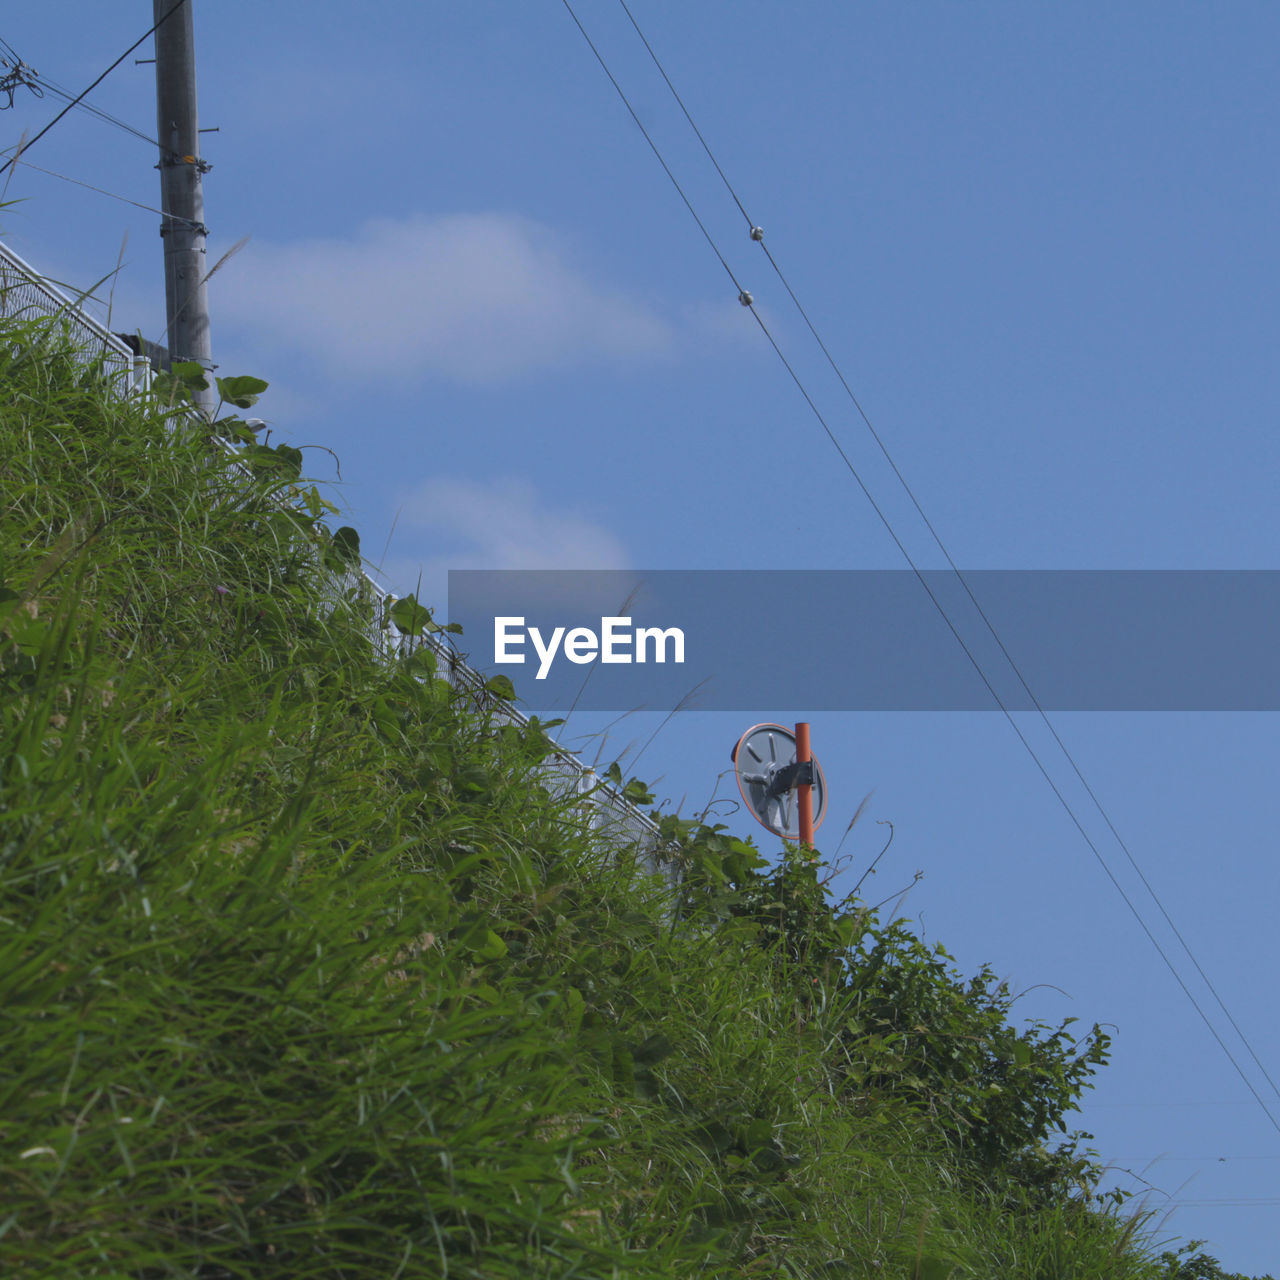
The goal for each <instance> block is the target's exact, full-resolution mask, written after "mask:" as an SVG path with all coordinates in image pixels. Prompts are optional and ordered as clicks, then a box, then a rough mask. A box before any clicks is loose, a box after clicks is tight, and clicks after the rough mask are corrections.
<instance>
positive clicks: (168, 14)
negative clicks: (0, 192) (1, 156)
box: [0, 0, 187, 173]
mask: <svg viewBox="0 0 1280 1280" xmlns="http://www.w3.org/2000/svg"><path fill="white" fill-rule="evenodd" d="M186 2H187V0H176V3H175V4H173V5H172V6H171V7H170V8H169V9H168V10H167V11H166V13H165V15H164V17H162V18H161V19H160V21H159V22H157V23H156V24H155V25H154V26H152V27H151V28H150V30H148V31H147V32H146V33H145V34H144V35H142V36H141V37H139V38H138V39H137V40H135V41H134V42H133V43H132V44H131V45H130V46H129V47H128V48H127V49H126V50H125V51H124V52H123V53H122V54H121V55H120V56H119V57H118V58H117V59H116V60H115V61H114V62H113V63H112V64H111V65H110V66H109V67H108V68H107V69H106V70H105V71H104V72H103V73H102V74H101V75H100V76H99V77H98V78H97V79H96V80H95V81H94V82H93V83H92V84H91V85H89V87H88V88H87V89H85V90H83V91H82V92H81V93H80V94H78V95H77V96H76V97H75V98H73V99H72V101H70V102H69V103H67V105H66V106H65V107H63V108H62V110H61V111H59V112H58V114H57V115H56V116H54V117H53V119H52V120H50V121H49V123H48V124H47V125H45V127H44V128H43V129H41V130H40V132H39V133H37V134H36V135H35V137H34V138H30V139H28V140H27V142H26V143H24V144H23V147H22V150H23V151H26V150H28V149H29V148H31V147H33V146H35V144H36V143H37V142H39V141H40V139H41V138H43V137H44V135H45V134H46V133H48V132H49V130H50V129H52V128H53V126H54V125H55V124H57V123H58V121H59V120H61V119H62V117H63V116H65V115H66V114H67V112H68V111H70V110H71V108H72V107H74V106H77V105H78V104H79V103H80V101H81V99H83V98H85V97H87V96H88V95H89V94H90V93H92V92H93V90H94V89H96V88H97V87H98V86H99V85H100V84H101V83H102V82H103V81H104V80H105V79H106V78H107V77H108V76H109V75H110V74H111V73H112V72H113V71H114V70H115V69H116V68H117V67H118V66H119V65H120V64H121V63H122V62H123V61H124V60H125V59H126V58H127V57H128V56H129V55H130V54H131V53H132V52H133V51H134V50H135V49H136V48H137V47H138V46H139V45H140V44H142V43H143V41H144V40H146V39H147V38H148V37H150V36H153V35H154V34H155V33H156V32H157V31H158V30H159V29H160V27H162V26H163V25H164V24H165V23H166V22H168V20H169V19H170V18H172V17H173V15H174V14H175V13H177V12H178V10H179V9H181V8H182V6H183V5H184V4H186ZM15 158H16V157H13V156H10V157H9V159H8V160H6V161H5V162H4V164H2V165H0V173H4V171H5V170H6V169H9V168H11V167H12V165H13V162H14V159H15Z"/></svg>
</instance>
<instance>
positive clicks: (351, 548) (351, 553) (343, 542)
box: [329, 524, 360, 566]
mask: <svg viewBox="0 0 1280 1280" xmlns="http://www.w3.org/2000/svg"><path fill="white" fill-rule="evenodd" d="M329 549H330V551H331V552H332V554H333V556H334V557H335V558H336V559H337V560H338V561H339V563H341V564H344V565H348V566H354V565H358V564H359V563H360V535H359V534H358V533H357V532H356V531H355V530H354V529H353V528H352V527H351V526H350V525H349V524H344V525H343V526H342V528H340V529H335V530H334V534H333V541H332V542H331V543H330V544H329Z"/></svg>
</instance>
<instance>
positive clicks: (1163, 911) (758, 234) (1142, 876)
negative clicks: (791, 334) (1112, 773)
mask: <svg viewBox="0 0 1280 1280" xmlns="http://www.w3.org/2000/svg"><path fill="white" fill-rule="evenodd" d="M618 3H619V4H620V5H621V6H622V11H623V12H624V13H625V14H626V15H627V18H628V19H629V20H630V22H631V26H632V27H633V29H634V30H635V33H636V35H637V36H638V37H639V38H640V41H641V43H642V44H643V45H644V47H645V49H646V51H647V52H648V54H649V57H650V58H651V59H652V60H653V64H654V66H655V67H657V69H658V72H659V74H660V75H661V76H662V79H663V81H664V82H665V83H666V86H667V88H668V89H669V90H670V91H671V95H672V97H674V98H675V100H676V103H677V105H678V106H679V107H680V110H681V112H682V113H683V115H684V118H685V120H686V121H687V122H688V124H689V127H690V128H691V129H692V130H693V133H694V136H695V137H696V138H697V139H698V142H699V143H700V144H701V145H702V149H703V151H704V152H705V153H706V155H707V159H708V160H710V162H711V164H712V166H713V167H714V168H715V171H716V173H718V174H719V175H720V180H721V182H723V183H724V186H725V190H726V191H728V193H729V195H730V197H731V198H732V200H733V202H734V204H735V205H737V207H738V211H739V212H740V213H741V214H742V216H743V218H744V219H745V220H746V223H747V226H748V227H749V228H750V229H751V239H752V240H753V241H754V242H756V243H758V244H759V245H760V248H761V249H762V250H763V251H764V255H765V257H766V258H767V259H768V260H769V265H770V266H771V267H772V268H773V271H774V274H775V275H776V276H777V277H778V280H779V281H780V282H781V284H782V286H783V288H784V289H785V290H786V291H787V295H788V297H790V299H791V301H792V303H793V304H794V305H795V308H796V310H797V311H798V312H799V313H800V317H801V319H803V320H804V323H805V325H806V327H807V328H808V330H809V332H810V334H811V335H812V336H813V339H814V341H815V342H816V343H817V345H818V348H819V350H820V351H821V352H822V354H823V356H824V357H825V358H826V361H827V364H828V365H829V366H830V367H831V370H832V372H833V373H834V374H835V375H836V377H837V378H838V379H839V382H840V385H841V386H842V387H843V388H844V391H845V394H846V395H847V396H848V398H849V400H850V402H851V403H852V405H853V407H854V408H855V409H856V410H857V412H858V415H859V417H860V418H861V419H862V421H863V423H864V424H865V425H866V428H867V430H868V432H870V434H871V438H872V439H873V440H874V441H875V443H876V446H877V447H878V448H879V450H880V453H881V454H882V455H883V457H884V460H885V461H886V462H887V463H888V464H889V466H890V468H891V469H892V471H893V474H894V475H895V476H896V477H897V480H898V483H899V484H900V485H901V486H902V489H903V491H904V492H905V493H906V495H907V497H908V498H909V499H910V500H911V504H912V506H913V507H915V509H916V513H917V514H918V515H919V517H920V519H921V520H922V521H923V522H924V526H925V528H926V529H928V531H929V534H930V536H931V537H932V538H933V541H934V542H935V544H936V545H937V547H938V550H939V551H941V552H942V554H943V556H944V557H945V558H946V561H947V565H948V567H949V568H950V569H951V572H952V573H953V574H954V575H955V577H956V579H957V581H958V582H959V583H960V585H961V586H962V587H963V588H964V592H965V594H966V595H967V596H968V598H969V602H970V603H971V604H972V605H973V607H974V609H975V610H976V611H977V614H978V616H979V617H980V618H981V619H982V622H983V625H984V626H985V627H986V628H987V631H988V633H989V634H990V635H991V638H992V639H993V640H994V641H995V642H996V644H997V645H998V646H999V649H1000V653H1001V655H1002V656H1003V657H1004V659H1005V661H1006V662H1007V663H1008V664H1009V667H1010V669H1011V670H1012V671H1013V673H1014V675H1015V676H1016V677H1017V679H1018V683H1019V684H1020V685H1021V686H1022V689H1023V691H1024V692H1025V693H1026V695H1027V697H1028V698H1029V699H1030V700H1031V704H1032V706H1033V707H1034V709H1035V711H1036V712H1037V714H1038V715H1039V717H1040V720H1041V722H1042V723H1043V724H1044V726H1045V728H1046V729H1047V730H1048V731H1049V733H1050V735H1051V736H1052V737H1053V740H1054V742H1055V744H1056V745H1057V747H1058V750H1059V751H1061V752H1062V755H1063V758H1064V759H1065V760H1066V762H1067V764H1068V765H1070V767H1071V770H1072V772H1073V773H1074V774H1075V776H1076V778H1077V779H1078V781H1079V782H1080V784H1081V786H1083V787H1084V789H1085V793H1086V794H1087V795H1088V797H1089V799H1090V801H1091V802H1092V804H1093V806H1094V808H1095V809H1096V810H1097V811H1098V814H1099V815H1100V816H1101V818H1102V820H1103V822H1104V823H1105V824H1106V827H1107V830H1108V831H1110V833H1111V835H1112V838H1113V839H1114V840H1115V842H1116V844H1117V845H1118V846H1119V847H1120V849H1121V851H1122V852H1123V853H1124V856H1125V858H1126V860H1127V861H1128V863H1129V865H1130V866H1131V867H1132V868H1133V870H1134V872H1135V873H1136V874H1137V876H1138V879H1139V880H1140V881H1141V882H1142V886H1143V888H1144V889H1146V891H1147V893H1148V894H1149V895H1150V897H1151V900H1152V902H1154V903H1155V905H1156V908H1157V909H1158V910H1159V912H1160V915H1161V916H1162V917H1163V919H1164V922H1165V923H1166V924H1167V925H1168V926H1169V929H1170V931H1171V932H1172V933H1173V935H1174V937H1175V938H1177V940H1178V943H1179V945H1180V946H1181V947H1182V950H1183V951H1184V952H1185V953H1186V956H1187V958H1188V959H1189V960H1190V961H1191V963H1192V965H1193V966H1194V968H1195V971H1196V973H1197V974H1199V975H1200V979H1201V981H1202V982H1203V983H1204V984H1205V986H1206V988H1208V990H1209V992H1210V994H1211V995H1212V996H1213V998H1214V1000H1215V1002H1216V1003H1217V1005H1218V1008H1219V1009H1221V1010H1222V1012H1223V1014H1224V1015H1225V1017H1226V1019H1227V1021H1228V1022H1229V1023H1230V1024H1231V1028H1232V1030H1233V1031H1234V1032H1235V1033H1236V1035H1237V1036H1238V1037H1239V1039H1240V1042H1241V1043H1242V1044H1243V1045H1244V1047H1245V1049H1246V1050H1247V1051H1248V1053H1249V1056H1250V1057H1251V1058H1252V1059H1253V1062H1254V1064H1255V1066H1257V1068H1258V1070H1259V1071H1260V1072H1262V1075H1263V1077H1264V1078H1265V1079H1266V1081H1267V1083H1268V1084H1269V1085H1270V1086H1271V1090H1272V1092H1273V1093H1274V1094H1275V1095H1276V1097H1277V1098H1280V1086H1278V1085H1277V1084H1276V1081H1275V1080H1274V1079H1273V1078H1272V1076H1271V1073H1270V1072H1269V1071H1268V1070H1267V1068H1266V1066H1265V1065H1264V1064H1263V1062H1262V1059H1261V1058H1260V1057H1259V1056H1258V1054H1257V1053H1256V1052H1255V1050H1254V1048H1253V1045H1252V1043H1251V1042H1250V1040H1249V1037H1248V1036H1246V1035H1245V1033H1244V1032H1243V1031H1242V1030H1241V1028H1240V1024H1239V1023H1238V1022H1237V1021H1236V1019H1235V1017H1234V1016H1233V1015H1232V1013H1231V1010H1230V1009H1228V1008H1227V1006H1226V1003H1225V1001H1224V1000H1223V999H1222V996H1221V995H1220V994H1219V993H1218V989H1217V987H1216V986H1215V985H1214V983H1213V981H1212V979H1210V977H1209V975H1208V974H1207V973H1206V972H1205V970H1204V967H1203V966H1202V965H1201V963H1200V961H1199V959H1198V958H1197V957H1196V954H1195V952H1194V951H1192V949H1191V946H1190V944H1189V943H1188V942H1187V940H1186V938H1185V937H1184V936H1183V933H1182V930H1181V929H1179V928H1178V926H1177V925H1176V924H1175V923H1174V920H1173V917H1172V916H1171V915H1170V914H1169V911H1168V910H1167V908H1166V907H1165V905H1164V902H1163V901H1162V900H1161V898H1160V895H1159V894H1158V893H1157V892H1156V891H1155V888H1154V886H1153V885H1152V884H1151V882H1150V880H1149V879H1148V878H1147V875H1146V873H1145V872H1144V871H1143V869H1142V867H1141V866H1140V865H1139V864H1138V860H1137V858H1136V857H1135V856H1134V854H1133V852H1132V851H1131V850H1130V848H1129V846H1128V844H1127V843H1126V841H1125V840H1124V838H1123V837H1122V836H1121V835H1120V832H1119V831H1118V830H1117V828H1116V825H1115V823H1114V822H1113V821H1112V820H1111V815H1110V814H1109V813H1108V812H1107V809H1106V807H1105V806H1104V805H1103V803H1102V801H1101V800H1100V799H1099V798H1098V795H1097V793H1096V792H1095V791H1094V789H1093V787H1092V786H1091V785H1090V783H1089V780H1088V779H1087V778H1086V777H1085V775H1084V772H1083V770H1082V769H1081V768H1080V766H1079V764H1078V763H1077V762H1076V759H1075V757H1074V756H1073V755H1072V753H1071V751H1070V750H1069V749H1068V748H1067V745H1066V743H1065V742H1063V740H1062V738H1061V736H1060V735H1059V733H1058V730H1057V728H1056V727H1055V726H1054V724H1053V722H1052V721H1051V720H1050V719H1049V716H1048V714H1047V713H1046V712H1045V710H1044V707H1043V706H1041V704H1040V701H1039V699H1037V698H1036V696H1035V694H1034V692H1032V689H1031V686H1030V685H1029V684H1028V683H1027V680H1026V678H1025V677H1024V676H1023V674H1022V671H1021V669H1020V668H1019V666H1018V664H1017V663H1016V662H1015V661H1014V660H1013V656H1012V655H1011V654H1010V653H1009V650H1008V649H1007V648H1006V647H1005V644H1004V641H1003V640H1002V639H1001V637H1000V635H999V633H998V632H997V631H996V628H995V626H994V624H993V623H992V622H991V619H990V618H989V617H988V616H987V614H986V611H985V610H984V609H983V608H982V605H981V604H980V603H979V602H978V598H977V596H975V595H974V593H973V590H972V588H971V587H970V586H969V583H968V580H967V579H966V578H965V576H964V574H963V573H962V572H961V570H960V567H959V566H958V565H957V564H956V562H955V560H954V558H953V557H952V555H951V552H950V551H949V550H948V548H947V545H946V543H945V542H943V540H942V535H941V534H939V532H938V531H937V529H936V528H935V527H934V524H933V521H932V520H930V519H929V516H928V514H927V513H926V512H925V509H924V507H923V505H922V504H921V502H920V500H919V498H917V497H916V494H915V491H914V490H913V489H912V487H911V485H910V484H909V483H908V482H907V478H906V476H905V475H903V473H902V471H901V469H900V468H899V466H898V464H897V462H896V461H895V460H894V458H893V456H892V455H891V454H890V452H889V448H888V446H887V445H886V444H885V442H884V440H883V438H882V437H881V435H880V433H879V432H878V431H877V430H876V428H875V425H874V424H873V423H872V421H871V418H870V415H869V414H868V413H867V411H866V410H865V409H864V408H863V407H862V403H861V402H860V401H859V399H858V397H857V396H856V395H855V394H854V391H853V388H852V387H851V386H850V385H849V381H848V379H847V378H846V377H845V375H844V371H843V370H842V369H841V368H840V366H839V364H838V363H837V362H836V359H835V357H834V356H833V355H832V354H831V351H830V349H829V348H828V346H827V344H826V343H825V342H824V341H823V339H822V335H821V334H820V333H819V332H818V329H817V327H816V325H815V324H814V323H813V321H812V320H811V319H810V318H809V313H808V312H807V311H806V310H805V308H804V305H803V304H802V303H801V301H800V299H799V297H797V295H796V292H795V290H794V289H793V288H792V287H791V283H790V281H789V280H788V279H787V277H786V275H785V274H784V272H783V270H782V268H781V266H779V264H778V262H777V261H776V259H775V258H774V256H773V254H772V253H771V252H770V250H769V246H768V244H766V243H765V239H764V233H763V231H762V230H761V229H760V227H759V226H758V225H757V224H756V223H755V222H754V220H753V219H752V217H751V215H750V214H749V213H748V212H747V210H746V206H745V205H744V204H743V202H742V200H741V199H740V198H739V197H738V193H737V191H735V190H734V187H733V183H732V182H730V181H729V177H728V175H727V174H726V173H725V171H724V169H723V168H722V167H721V165H720V162H719V161H718V160H717V159H716V157H715V153H714V152H713V151H712V150H711V146H710V144H709V143H708V142H707V140H706V138H705V137H704V136H703V133H702V130H701V129H699V128H698V125H697V123H696V121H695V120H694V118H693V115H692V114H691V113H690V111H689V109H688V107H686V106H685V103H684V99H683V98H682V97H681V96H680V93H679V91H678V90H677V89H676V86H675V84H674V83H673V82H672V79H671V77H670V76H669V75H668V74H667V70H666V68H665V67H664V66H663V65H662V61H661V59H660V58H659V57H658V54H657V52H656V51H655V49H654V47H653V45H651V44H650V43H649V39H648V37H647V36H646V35H645V34H644V32H643V31H642V30H641V28H640V24H639V23H638V22H637V21H636V18H635V15H634V14H633V13H632V12H631V9H630V8H629V7H628V5H627V0H618ZM597 56H598V55H597ZM610 78H611V79H612V77H610ZM823 425H824V426H825V423H824V424H823ZM828 434H830V432H828ZM833 443H834V441H833ZM841 456H843V451H841ZM845 461H846V464H847V463H848V459H847V458H846V459H845ZM895 541H896V539H895ZM1019 736H1021V735H1019ZM1037 763H1039V761H1038V760H1037ZM1073 817H1074V815H1073ZM1077 825H1079V824H1077ZM1090 847H1092V844H1091V845H1090ZM1095 853H1096V850H1095ZM1108 874H1109V873H1108Z"/></svg>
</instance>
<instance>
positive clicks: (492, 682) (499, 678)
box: [484, 675, 516, 702]
mask: <svg viewBox="0 0 1280 1280" xmlns="http://www.w3.org/2000/svg"><path fill="white" fill-rule="evenodd" d="M484 687H485V688H486V689H487V690H488V691H489V692H490V693H493V694H497V696H498V697H499V698H505V699H506V700H507V701H508V702H510V701H512V700H513V699H514V698H515V696H516V687H515V685H513V684H512V683H511V681H510V680H508V679H507V677H506V676H504V675H496V676H490V677H489V679H488V680H486V681H485V682H484Z"/></svg>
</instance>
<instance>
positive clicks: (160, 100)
mask: <svg viewBox="0 0 1280 1280" xmlns="http://www.w3.org/2000/svg"><path fill="white" fill-rule="evenodd" d="M193 3H194V0H152V8H153V13H154V19H153V20H154V21H155V22H157V23H158V24H159V26H158V27H157V28H156V139H157V141H158V142H159V143H160V164H159V169H160V208H161V209H162V210H164V214H165V216H164V221H163V222H162V223H161V224H160V234H161V236H162V237H163V238H164V296H165V318H166V320H167V322H168V328H167V330H166V333H167V345H168V348H169V352H170V355H171V358H172V359H173V360H194V361H195V362H196V363H197V364H200V365H203V366H204V368H205V369H207V370H210V371H211V370H212V369H213V367H214V365H213V354H212V347H211V345H210V342H209V298H208V293H207V291H206V289H205V283H204V281H205V275H206V267H205V239H206V237H207V236H208V234H209V232H208V228H207V227H206V226H205V225H204V187H203V177H204V174H205V173H206V172H207V171H208V169H209V166H208V165H207V164H205V162H204V161H203V160H202V159H201V158H200V124H199V120H198V118H197V115H196V50H195V32H194V24H193V22H192V14H191V9H192V5H193ZM210 381H211V382H212V378H210ZM195 401H196V405H197V407H198V408H199V409H200V410H201V412H203V413H204V414H205V415H206V416H207V417H212V416H213V411H214V407H215V404H216V399H215V396H214V392H213V390H212V387H211V388H210V390H208V391H203V392H196V393H195Z"/></svg>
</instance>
